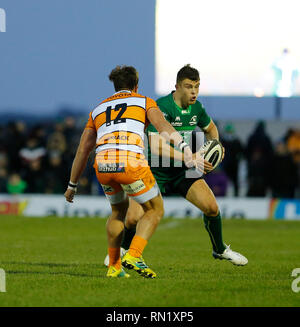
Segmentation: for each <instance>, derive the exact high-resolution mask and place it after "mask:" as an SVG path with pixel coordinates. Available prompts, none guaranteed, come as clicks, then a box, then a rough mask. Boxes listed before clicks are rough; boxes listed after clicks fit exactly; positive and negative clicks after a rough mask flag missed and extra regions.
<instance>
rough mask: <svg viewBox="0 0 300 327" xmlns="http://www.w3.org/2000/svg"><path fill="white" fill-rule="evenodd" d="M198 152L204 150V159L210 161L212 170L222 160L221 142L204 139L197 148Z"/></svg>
mask: <svg viewBox="0 0 300 327" xmlns="http://www.w3.org/2000/svg"><path fill="white" fill-rule="evenodd" d="M199 151H200V153H201V152H204V159H205V160H206V161H208V162H210V163H211V164H212V166H213V169H212V170H211V171H213V170H214V169H215V168H216V167H217V166H218V165H219V164H220V162H221V161H222V156H223V147H222V144H221V143H220V142H219V141H218V140H216V139H213V140H209V141H206V142H205V143H204V144H203V145H202V146H201V147H200V149H199Z"/></svg>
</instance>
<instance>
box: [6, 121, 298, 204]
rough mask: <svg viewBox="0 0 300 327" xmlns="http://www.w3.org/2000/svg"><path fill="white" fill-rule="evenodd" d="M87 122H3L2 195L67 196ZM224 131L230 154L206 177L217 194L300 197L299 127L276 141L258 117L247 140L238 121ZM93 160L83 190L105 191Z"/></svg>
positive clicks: (223, 139)
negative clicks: (243, 139)
mask: <svg viewBox="0 0 300 327" xmlns="http://www.w3.org/2000/svg"><path fill="white" fill-rule="evenodd" d="M84 124H85V121H84V120H80V119H77V118H74V117H71V116H69V117H65V118H62V119H60V120H57V121H49V122H43V123H40V124H35V125H31V124H30V123H28V122H27V123H25V122H24V121H14V122H9V123H7V124H5V125H3V126H0V193H8V194H22V193H43V194H63V193H64V192H65V189H66V186H67V184H68V181H69V175H70V169H71V166H72V162H73V159H74V156H75V153H76V149H77V146H78V144H79V140H80V136H81V133H82V130H83V127H84ZM219 132H220V140H221V142H222V144H223V146H224V147H225V158H224V160H223V162H222V163H221V165H220V166H219V167H218V168H217V169H216V170H215V171H213V172H212V173H210V174H207V175H206V176H205V180H206V182H207V183H208V184H209V186H210V187H211V189H212V190H213V192H214V194H215V195H216V196H247V197H265V196H270V197H276V198H290V199H292V198H300V181H299V179H300V130H296V129H288V130H287V131H286V133H285V135H284V136H283V137H282V138H281V139H279V140H275V141H274V140H271V138H270V137H269V135H268V134H267V132H266V129H265V123H264V122H263V121H259V122H257V124H256V126H255V128H254V130H253V131H252V133H251V134H250V135H249V137H248V139H247V142H241V141H240V139H239V138H238V136H237V135H236V132H235V126H234V124H233V123H228V124H226V125H225V127H224V128H223V129H222V130H219ZM93 161H94V155H91V156H90V158H89V162H88V165H87V168H86V169H85V171H84V173H83V175H82V176H81V178H80V180H79V186H78V194H93V195H98V194H103V191H102V188H101V187H100V186H99V184H98V182H97V180H96V176H95V173H94V168H93Z"/></svg>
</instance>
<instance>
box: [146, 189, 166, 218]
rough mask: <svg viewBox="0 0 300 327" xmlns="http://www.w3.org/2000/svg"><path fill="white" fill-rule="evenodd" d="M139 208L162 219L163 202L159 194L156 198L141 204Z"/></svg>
mask: <svg viewBox="0 0 300 327" xmlns="http://www.w3.org/2000/svg"><path fill="white" fill-rule="evenodd" d="M141 206H142V208H143V210H144V212H147V211H150V210H152V211H155V212H156V214H157V215H158V216H159V217H160V218H162V217H163V215H164V202H163V199H162V196H161V194H158V195H157V196H155V197H154V198H152V199H150V200H148V201H147V202H145V203H142V204H141Z"/></svg>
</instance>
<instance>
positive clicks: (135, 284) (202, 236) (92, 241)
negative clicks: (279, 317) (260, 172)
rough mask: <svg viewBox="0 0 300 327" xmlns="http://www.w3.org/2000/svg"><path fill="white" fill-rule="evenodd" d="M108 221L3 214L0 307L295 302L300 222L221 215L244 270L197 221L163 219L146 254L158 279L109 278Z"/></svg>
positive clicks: (297, 302) (0, 222)
mask: <svg viewBox="0 0 300 327" xmlns="http://www.w3.org/2000/svg"><path fill="white" fill-rule="evenodd" d="M105 222H106V220H105V219H92V218H86V219H82V218H74V219H70V218H24V217H15V216H0V249H1V250H0V268H3V269H4V270H5V272H6V293H0V306H1V307H20V306H25V307H35V306H41V307H57V306H97V307H208V306H209V307H224V306H226V307H234V306H239V307H252V306H258V307H268V306H288V307H299V306H300V293H295V292H293V291H292V289H291V283H292V281H293V279H294V278H295V277H292V276H291V272H292V270H293V269H294V268H297V267H300V251H299V250H300V246H299V245H300V244H299V235H300V222H297V221H271V220H270V221H253V220H229V219H228V220H227V219H224V220H223V235H224V241H225V242H226V243H227V244H231V247H232V249H233V250H237V251H239V252H241V253H242V254H244V255H245V256H246V257H247V258H248V260H249V263H248V265H247V266H245V267H236V266H233V265H232V264H231V263H230V262H225V261H224V260H223V261H220V260H215V259H213V257H212V255H211V245H210V242H209V237H208V234H207V232H206V231H205V229H204V225H203V221H202V219H163V220H162V222H161V224H160V226H159V227H158V229H157V231H156V233H155V234H154V236H153V238H152V239H151V240H150V242H149V244H148V245H147V247H146V249H145V252H144V258H145V260H146V262H147V263H148V265H149V266H150V267H151V268H152V269H153V270H155V271H156V272H157V274H158V278H157V279H155V280H150V279H144V278H142V277H140V276H139V275H138V274H137V273H135V272H133V271H132V272H130V274H131V278H129V279H108V278H106V277H105V274H106V270H107V268H106V267H105V266H103V259H104V257H105V255H106V234H105Z"/></svg>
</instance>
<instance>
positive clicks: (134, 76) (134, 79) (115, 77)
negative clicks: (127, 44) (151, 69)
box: [108, 66, 139, 91]
mask: <svg viewBox="0 0 300 327" xmlns="http://www.w3.org/2000/svg"><path fill="white" fill-rule="evenodd" d="M108 77H109V80H110V81H112V82H113V83H114V87H115V90H116V91H120V90H123V89H129V90H133V89H134V88H135V87H136V86H137V85H138V82H139V77H138V72H137V71H136V69H135V68H134V67H132V66H117V67H116V68H114V69H113V70H112V71H111V73H110V74H109V76H108Z"/></svg>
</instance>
